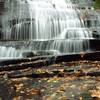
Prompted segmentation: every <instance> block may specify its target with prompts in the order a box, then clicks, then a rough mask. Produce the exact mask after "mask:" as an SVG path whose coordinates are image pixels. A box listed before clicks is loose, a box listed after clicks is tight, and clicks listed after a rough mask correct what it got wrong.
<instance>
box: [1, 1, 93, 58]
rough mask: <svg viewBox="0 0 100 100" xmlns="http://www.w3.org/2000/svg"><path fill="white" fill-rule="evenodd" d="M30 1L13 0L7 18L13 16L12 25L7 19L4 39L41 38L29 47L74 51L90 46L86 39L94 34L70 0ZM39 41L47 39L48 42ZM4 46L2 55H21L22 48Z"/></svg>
mask: <svg viewBox="0 0 100 100" xmlns="http://www.w3.org/2000/svg"><path fill="white" fill-rule="evenodd" d="M26 1H27V2H26V3H25V2H24V1H21V0H19V1H17V3H16V4H17V5H16V6H15V5H14V3H15V2H12V6H11V10H10V14H9V15H8V17H7V18H6V19H7V20H9V19H10V24H11V26H10V25H9V23H8V24H7V22H4V26H6V28H5V35H4V39H10V40H35V41H37V42H35V43H33V44H34V45H30V46H29V47H28V48H27V50H29V51H30V50H31V51H34V50H35V51H38V50H42V49H43V50H54V51H58V52H59V53H60V54H70V53H80V52H82V51H88V50H89V41H88V40H86V39H90V38H92V34H91V32H89V31H88V30H87V29H85V28H83V26H84V24H83V23H82V19H81V20H80V18H79V16H78V14H77V11H76V8H75V7H74V5H73V4H72V3H71V1H70V0H66V1H65V0H26ZM15 15H16V16H15ZM13 21H15V24H14V23H13ZM5 23H6V24H5ZM7 25H8V26H7ZM50 40H53V41H52V42H50ZM38 41H47V42H46V43H45V44H44V42H41V43H40V42H38ZM0 49H1V53H2V52H3V53H2V54H0V57H18V56H20V53H19V54H17V53H18V50H15V49H14V48H12V47H9V50H7V48H6V47H0ZM19 51H20V50H19ZM23 51H25V50H23Z"/></svg>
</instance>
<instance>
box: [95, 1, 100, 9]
mask: <svg viewBox="0 0 100 100" xmlns="http://www.w3.org/2000/svg"><path fill="white" fill-rule="evenodd" d="M94 8H95V9H100V0H95V3H94Z"/></svg>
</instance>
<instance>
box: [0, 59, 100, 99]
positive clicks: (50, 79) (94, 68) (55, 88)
mask: <svg viewBox="0 0 100 100" xmlns="http://www.w3.org/2000/svg"><path fill="white" fill-rule="evenodd" d="M0 100H100V61H87V60H84V61H72V62H62V63H58V64H52V65H49V66H44V67H41V68H32V67H31V68H26V69H20V70H13V71H1V72H0Z"/></svg>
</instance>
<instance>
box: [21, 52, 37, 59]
mask: <svg viewBox="0 0 100 100" xmlns="http://www.w3.org/2000/svg"><path fill="white" fill-rule="evenodd" d="M22 56H23V57H24V58H27V57H34V56H37V54H36V53H34V52H23V53H22Z"/></svg>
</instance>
